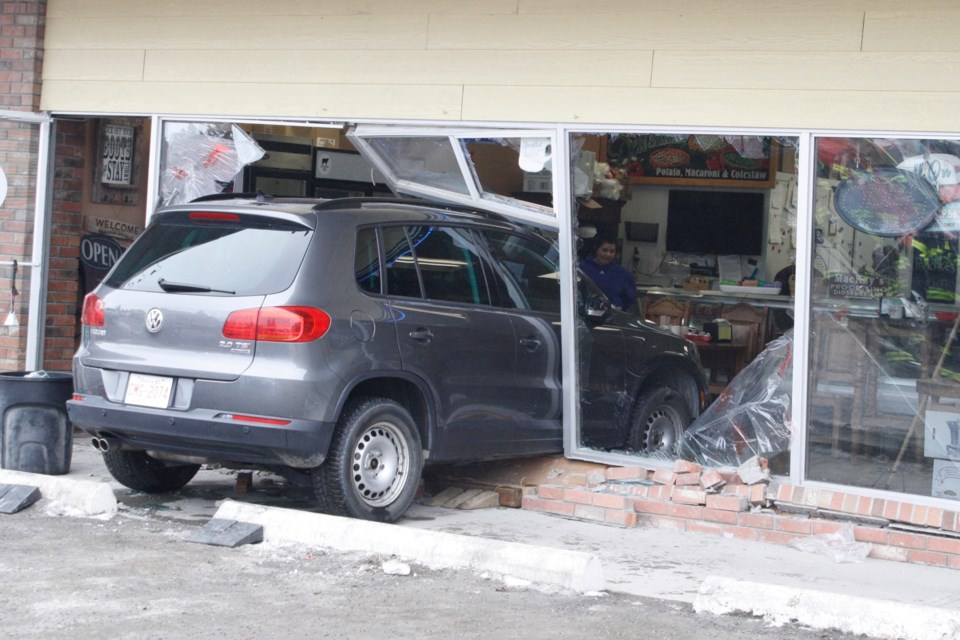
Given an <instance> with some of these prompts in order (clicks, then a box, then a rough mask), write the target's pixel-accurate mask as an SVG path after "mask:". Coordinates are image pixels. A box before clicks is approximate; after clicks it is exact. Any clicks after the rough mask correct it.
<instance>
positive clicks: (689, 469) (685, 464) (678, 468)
mask: <svg viewBox="0 0 960 640" xmlns="http://www.w3.org/2000/svg"><path fill="white" fill-rule="evenodd" d="M673 471H674V473H677V474H681V473H700V472H701V471H703V467H701V466H700V465H698V464H697V463H696V462H690V461H689V460H677V461H676V462H674V463H673Z"/></svg>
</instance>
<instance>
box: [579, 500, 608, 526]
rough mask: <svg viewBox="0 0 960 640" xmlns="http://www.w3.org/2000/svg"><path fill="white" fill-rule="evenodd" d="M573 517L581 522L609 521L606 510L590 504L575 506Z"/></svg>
mask: <svg viewBox="0 0 960 640" xmlns="http://www.w3.org/2000/svg"><path fill="white" fill-rule="evenodd" d="M573 516H574V517H575V518H580V519H581V520H595V521H597V522H605V521H606V519H607V514H606V509H604V508H603V507H595V506H593V505H590V504H578V505H575V506H574V507H573Z"/></svg>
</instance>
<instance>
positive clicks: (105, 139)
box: [100, 124, 134, 186]
mask: <svg viewBox="0 0 960 640" xmlns="http://www.w3.org/2000/svg"><path fill="white" fill-rule="evenodd" d="M133 131H134V129H133V127H127V126H124V125H119V124H105V125H103V129H102V130H101V133H100V182H101V183H103V184H109V185H122V186H130V185H132V184H133Z"/></svg>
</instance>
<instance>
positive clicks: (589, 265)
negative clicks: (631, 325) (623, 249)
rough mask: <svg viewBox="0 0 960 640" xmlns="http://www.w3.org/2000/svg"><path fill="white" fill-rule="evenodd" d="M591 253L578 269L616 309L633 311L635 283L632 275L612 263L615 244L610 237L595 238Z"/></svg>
mask: <svg viewBox="0 0 960 640" xmlns="http://www.w3.org/2000/svg"><path fill="white" fill-rule="evenodd" d="M595 247H596V248H595V249H594V251H593V253H591V254H590V255H588V256H587V257H586V258H584V259H583V260H581V261H580V269H582V270H583V272H584V273H586V274H587V275H588V276H590V279H591V280H593V281H594V283H596V285H597V286H598V287H600V290H601V291H603V292H604V293H605V294H606V296H607V298H609V299H610V304H611V305H613V306H614V307H616V308H617V309H622V310H625V311H635V310H636V302H637V283H636V282H635V281H634V279H633V274H632V273H630V272H629V271H627V270H626V269H624V268H623V267H622V266H620V265H619V264H617V263H616V262H614V259H615V258H616V255H617V242H616V240H614V239H613V238H610V237H599V236H598V237H597V240H596V245H595Z"/></svg>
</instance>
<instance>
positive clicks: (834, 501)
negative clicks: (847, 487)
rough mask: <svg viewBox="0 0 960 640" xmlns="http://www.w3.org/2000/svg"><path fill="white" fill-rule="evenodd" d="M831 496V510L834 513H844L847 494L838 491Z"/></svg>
mask: <svg viewBox="0 0 960 640" xmlns="http://www.w3.org/2000/svg"><path fill="white" fill-rule="evenodd" d="M831 493H832V495H831V496H830V508H831V509H833V510H834V511H843V502H844V500H846V498H847V494H845V493H839V492H836V491H833V492H831Z"/></svg>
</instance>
